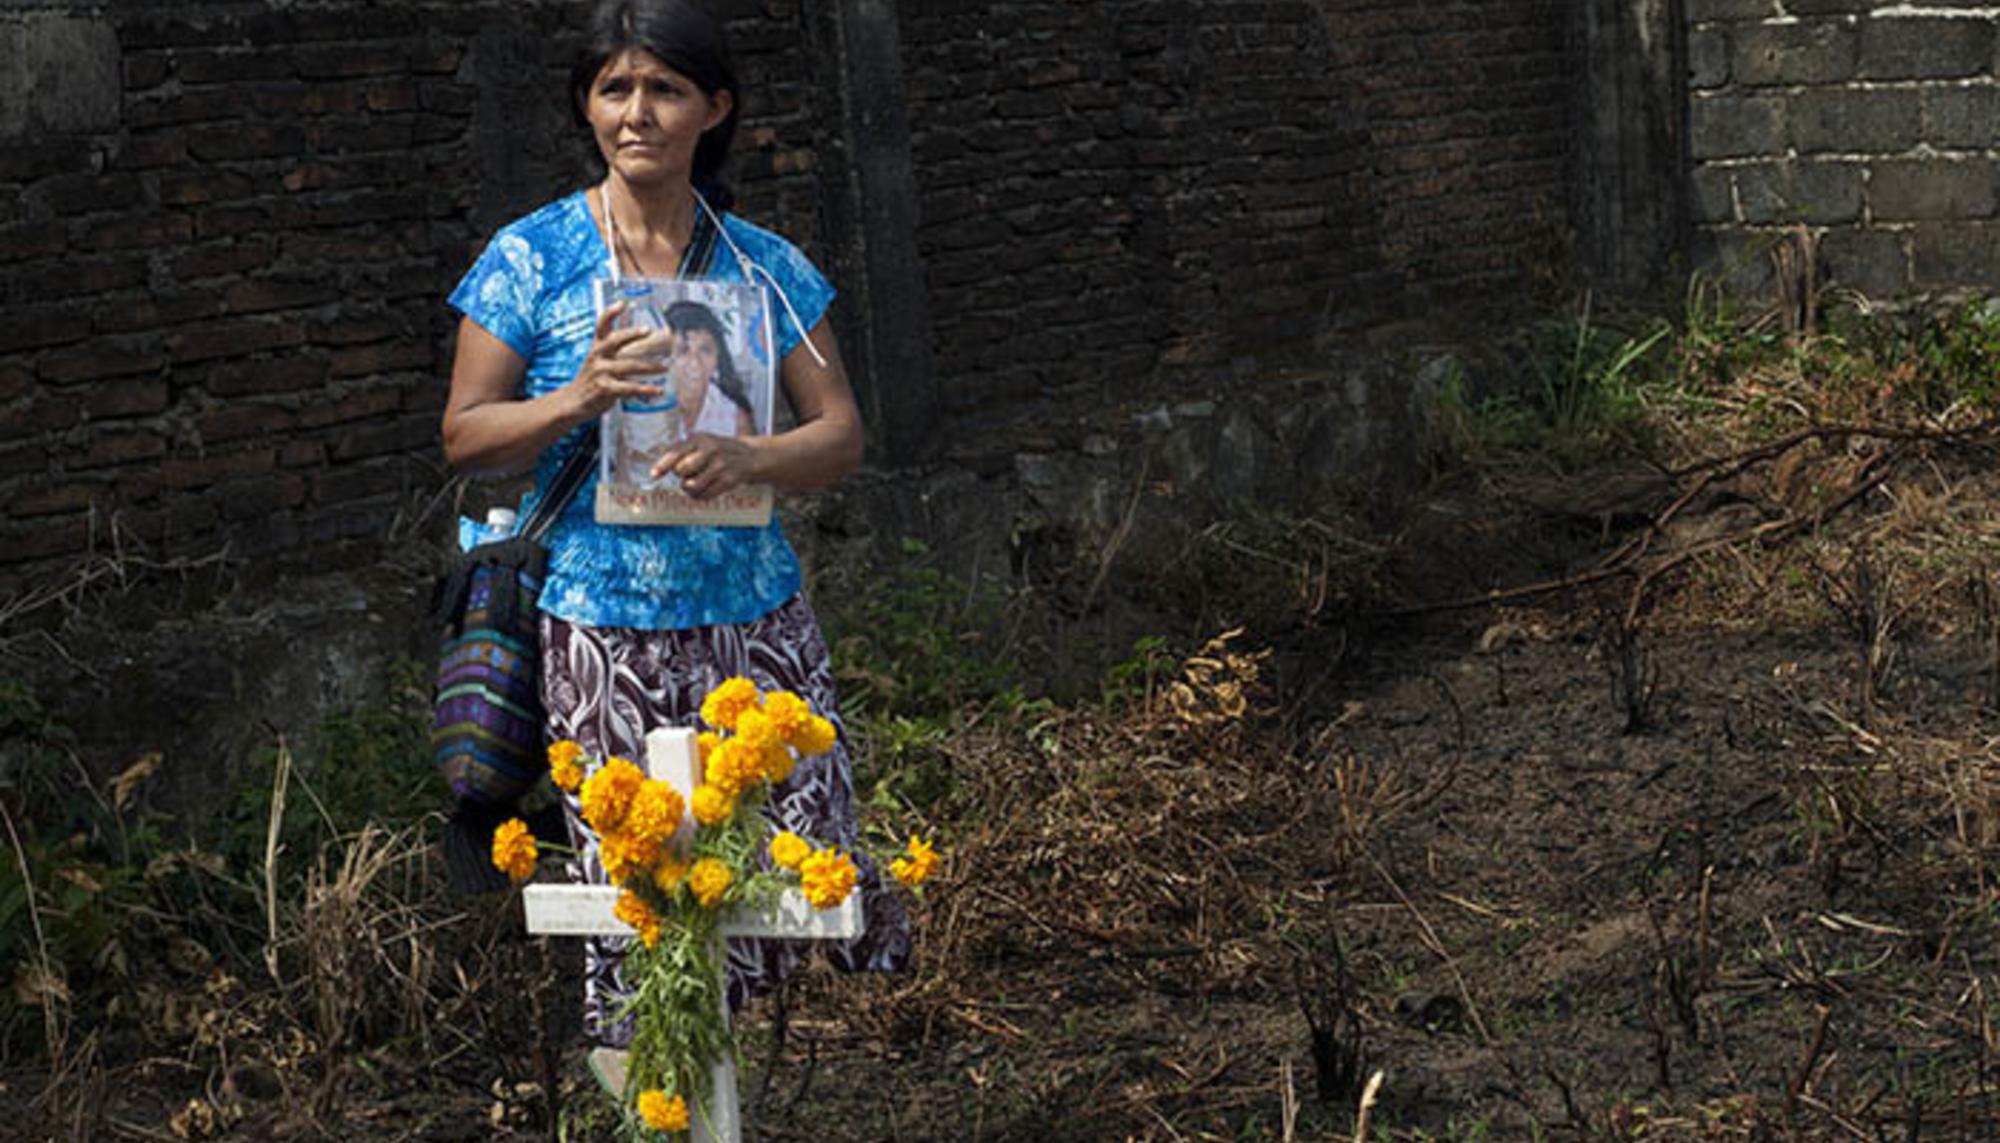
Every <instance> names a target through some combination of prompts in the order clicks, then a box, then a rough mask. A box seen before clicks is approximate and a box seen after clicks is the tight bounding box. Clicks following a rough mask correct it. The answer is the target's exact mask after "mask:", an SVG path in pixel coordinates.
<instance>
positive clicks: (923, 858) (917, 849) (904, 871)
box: [889, 837, 938, 889]
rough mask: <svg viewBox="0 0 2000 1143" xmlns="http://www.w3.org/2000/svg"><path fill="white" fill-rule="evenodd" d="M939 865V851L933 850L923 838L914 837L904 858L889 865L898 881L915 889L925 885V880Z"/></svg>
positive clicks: (899, 858)
mask: <svg viewBox="0 0 2000 1143" xmlns="http://www.w3.org/2000/svg"><path fill="white" fill-rule="evenodd" d="M937 863H938V855H937V850H935V849H933V848H931V845H930V843H929V842H926V841H924V840H923V839H922V838H919V837H912V838H910V846H909V849H908V850H906V851H905V853H904V856H902V857H898V858H897V859H896V860H894V861H891V862H890V863H889V873H890V874H891V875H892V876H894V877H895V878H896V880H898V881H901V882H902V883H903V884H905V885H908V886H909V887H910V888H912V889H914V888H916V887H917V886H919V885H922V884H923V883H924V878H926V877H929V876H930V875H931V870H933V869H936V868H937Z"/></svg>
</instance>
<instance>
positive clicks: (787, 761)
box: [761, 741, 798, 785]
mask: <svg viewBox="0 0 2000 1143" xmlns="http://www.w3.org/2000/svg"><path fill="white" fill-rule="evenodd" d="M761 760H762V762H763V767H762V769H763V771H764V780H765V781H767V782H770V783H772V784H773V785H776V784H777V783H779V782H782V781H784V780H785V779H787V778H789V777H791V776H792V767H793V766H794V765H797V763H798V759H796V758H794V757H792V748H791V747H789V746H786V745H785V744H784V742H782V741H779V742H773V743H771V745H769V746H767V747H765V748H764V753H763V755H762V756H761Z"/></svg>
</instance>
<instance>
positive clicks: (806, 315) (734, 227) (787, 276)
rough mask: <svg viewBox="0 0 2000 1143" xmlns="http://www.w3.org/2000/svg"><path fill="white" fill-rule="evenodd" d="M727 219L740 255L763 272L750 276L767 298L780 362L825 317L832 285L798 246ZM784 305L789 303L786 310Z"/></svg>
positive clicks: (736, 219)
mask: <svg viewBox="0 0 2000 1143" xmlns="http://www.w3.org/2000/svg"><path fill="white" fill-rule="evenodd" d="M727 218H728V222H727V224H726V225H727V226H728V228H729V233H730V234H731V235H733V236H734V237H735V239H736V240H737V241H738V242H739V243H741V250H742V253H743V254H744V255H746V256H747V257H748V258H749V259H750V261H752V262H754V263H756V265H757V267H758V268H759V269H761V270H762V271H763V273H761V274H753V275H751V277H753V278H754V279H756V280H757V281H758V283H759V284H760V285H762V286H763V287H764V292H765V293H766V294H767V295H770V297H769V301H770V306H771V321H772V323H773V332H774V335H775V336H774V337H773V341H774V342H775V343H776V344H777V349H778V360H780V361H783V360H784V359H785V356H786V355H787V354H789V353H791V351H792V350H794V349H796V348H798V345H799V342H801V341H803V340H805V335H806V331H808V330H810V329H812V327H813V326H816V325H818V324H819V320H820V319H821V318H823V317H825V316H826V311H827V309H828V307H830V306H832V305H833V298H834V292H835V291H834V288H833V283H832V282H829V281H827V280H826V275H824V274H822V273H820V272H819V267H817V266H815V265H813V264H812V259H810V258H807V257H806V256H805V255H804V254H803V253H801V252H800V251H799V248H798V247H796V246H794V245H792V244H791V243H789V242H787V241H785V240H784V239H783V238H780V237H779V236H778V235H776V234H773V233H771V232H770V231H768V230H765V229H763V228H762V227H759V226H755V225H753V224H751V223H748V222H745V221H743V220H742V219H740V218H737V217H736V216H735V215H729V216H727ZM766 274H768V275H769V277H768V278H767V277H765V275H766ZM780 295H782V296H780ZM786 302H790V303H791V306H790V308H789V309H787V307H786V304H785V303H786ZM794 317H796V318H797V320H796V321H794V320H793V319H794Z"/></svg>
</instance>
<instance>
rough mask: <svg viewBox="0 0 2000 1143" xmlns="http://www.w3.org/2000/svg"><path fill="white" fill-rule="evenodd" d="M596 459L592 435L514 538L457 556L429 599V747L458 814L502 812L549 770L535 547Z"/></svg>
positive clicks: (541, 555) (544, 556)
mask: <svg viewBox="0 0 2000 1143" xmlns="http://www.w3.org/2000/svg"><path fill="white" fill-rule="evenodd" d="M596 458H597V437H596V435H595V434H594V433H593V434H592V435H590V436H589V437H587V438H586V440H585V442H584V444H583V445H582V446H580V447H579V448H578V449H577V450H576V451H575V452H573V453H571V454H570V457H569V459H568V460H567V461H565V462H564V464H563V467H562V469H561V470H560V471H559V472H557V474H556V478H555V481H554V482H553V483H552V484H551V485H550V486H549V491H548V494H547V495H546V496H544V497H542V499H541V501H540V503H538V504H536V505H535V510H534V511H533V512H531V513H529V515H528V519H527V522H526V523H524V524H523V525H522V527H521V530H520V532H519V533H518V534H517V535H514V536H512V537H510V538H508V539H504V540H495V541H493V542H491V543H485V544H480V545H479V546H477V547H475V548H473V549H472V550H471V551H469V552H466V553H465V554H464V555H463V556H462V557H460V559H459V562H458V565H457V566H456V567H454V568H453V569H452V570H451V572H450V573H448V574H447V575H445V576H444V577H443V578H442V579H440V580H439V581H438V584H437V589H436V590H435V592H433V594H432V596H431V622H432V624H433V628H434V629H436V630H438V631H439V632H440V634H441V638H442V641H443V642H442V646H441V647H440V648H439V653H438V671H437V690H436V692H435V698H434V700H433V703H432V718H431V749H432V752H433V755H434V757H435V758H436V761H437V768H438V772H439V773H440V774H442V775H443V776H444V780H445V782H446V783H447V784H448V785H449V786H450V787H451V793H452V799H453V801H454V802H455V803H456V808H457V809H458V810H459V811H461V812H465V811H499V810H503V809H505V808H507V807H509V806H511V805H512V803H513V802H515V801H516V800H517V799H519V798H520V796H521V795H523V794H525V793H527V792H528V790H529V789H530V788H532V787H533V786H534V784H535V783H536V782H537V781H538V780H540V778H541V776H542V774H543V772H545V771H546V770H547V769H548V753H547V748H546V746H545V744H544V742H543V740H542V736H543V724H544V722H546V719H545V717H544V715H543V711H542V693H541V616H540V611H539V609H538V608H537V606H536V604H537V602H538V601H539V599H540V596H541V592H542V578H543V576H544V575H545V574H546V572H547V569H548V559H549V553H548V549H547V548H546V547H544V546H543V541H544V540H545V539H546V538H547V536H548V531H549V528H550V527H551V526H553V525H554V523H555V520H556V517H557V516H559V515H561V514H562V510H563V509H564V508H565V507H567V506H568V505H569V502H570V501H571V500H572V499H574V498H575V496H576V492H577V489H578V488H580V487H581V486H582V485H583V481H584V477H585V476H586V475H587V474H588V473H589V471H590V467H591V465H593V464H594V463H596Z"/></svg>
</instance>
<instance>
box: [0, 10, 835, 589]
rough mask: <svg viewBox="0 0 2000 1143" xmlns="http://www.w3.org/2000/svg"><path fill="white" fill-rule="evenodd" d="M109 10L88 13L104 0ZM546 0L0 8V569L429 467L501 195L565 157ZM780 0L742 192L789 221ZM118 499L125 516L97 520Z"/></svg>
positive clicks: (795, 141)
mask: <svg viewBox="0 0 2000 1143" xmlns="http://www.w3.org/2000/svg"><path fill="white" fill-rule="evenodd" d="M100 12H101V13H103V14H101V15H100V14H99V13H100ZM578 15H579V9H578V6H577V5H574V4H563V3H556V2H553V0H525V2H523V0H513V2H508V3H504V4H503V3H495V2H491V0H472V2H466V0H423V2H411V3H402V4H393V5H382V4H374V3H363V2H361V0H327V2H322V3H316V4H315V3H285V4H276V3H245V2H237V0H201V2H196V3H182V4H174V5H140V4H133V5H115V6H110V7H109V8H108V9H103V8H100V7H98V6H94V5H93V6H84V5H63V4H44V5H38V6H35V7H32V8H29V9H28V10H25V11H24V10H21V9H20V8H18V7H17V8H15V9H13V10H10V11H9V12H6V13H0V58H9V59H13V60H23V61H25V66H23V67H20V68H10V69H9V71H10V74H9V75H7V76H0V96H4V98H0V593H4V591H5V590H6V589H9V588H11V587H13V586H15V585H17V584H18V583H19V582H20V580H21V579H22V578H23V576H24V574H25V573H27V572H28V571H30V570H33V569H36V568H49V567H53V566H58V565H60V564H61V563H62V562H64V561H67V560H70V559H74V558H75V557H76V556H78V555H80V554H83V553H85V552H88V551H90V550H92V549H93V548H96V549H99V550H103V549H106V548H108V547H109V546H110V545H112V544H113V543H114V542H117V543H123V544H124V545H125V546H126V547H127V548H128V549H129V548H130V547H131V546H132V545H133V542H134V541H136V542H137V544H138V545H139V546H141V547H142V548H144V549H145V550H150V551H153V552H156V553H165V554H169V555H171V554H178V553H195V552H208V551H213V550H216V549H218V548H220V547H222V546H223V545H224V544H225V543H226V544H227V545H228V546H229V548H230V550H232V551H233V552H235V553H237V554H251V555H254V554H258V553H263V552H269V551H272V550H277V549H295V548H310V547H312V546H313V545H317V544H320V543H324V542H328V541H333V540H337V539H340V538H343V537H352V536H369V535H380V534H382V533H384V532H385V531H387V530H389V529H390V528H391V527H392V525H394V523H395V522H396V521H397V519H398V513H399V511H402V510H404V509H406V508H407V507H408V506H409V505H410V504H411V503H412V501H413V500H415V499H418V498H420V496H421V494H423V493H424V492H427V491H429V490H432V489H435V488H436V487H437V486H438V485H439V484H440V482H441V478H442V462H441V457H440V455H439V452H438V449H437V445H436V441H437V430H438V414H439V411H440V409H441V407H442V400H443V396H444V392H445V387H444V377H445V375H446V372H447V370H448V356H447V354H448V347H449V341H450V332H451V329H452V327H453V316H454V315H452V314H451V313H450V311H449V310H448V309H447V308H446V307H445V306H444V305H443V298H444V296H445V294H446V293H447V292H448V291H449V289H450V286H451V285H452V283H453V282H455V281H456V279H457V277H458V275H459V274H461V273H462V272H463V271H464V268H465V267H466V266H467V265H468V264H469V262H470V260H471V258H472V256H473V255H474V253H476V251H477V249H478V246H479V244H480V243H481V242H482V241H483V240H484V237H485V235H486V234H487V233H489V232H490V231H491V229H492V227H493V226H495V225H497V224H498V223H499V222H502V221H504V220H505V219H507V218H509V217H511V216H513V215H515V214H517V213H519V212H521V211H523V210H525V209H528V208H530V207H532V206H534V205H536V204H538V203H540V202H541V201H544V200H546V199H547V198H549V197H551V196H553V195H554V194H557V193H560V192H562V191H565V190H567V189H570V188H571V187H574V186H575V185H577V183H578V180H579V179H580V178H581V177H583V175H584V174H585V172H586V169H587V168H586V165H585V163H584V161H583V156H584V150H583V148H582V146H581V145H580V142H579V141H578V140H577V139H576V138H575V136H574V133H573V131H572V129H571V127H570V123H569V119H568V110H567V107H566V104H565V102H564V96H563V94H562V93H563V85H564V81H565V76H566V67H567V62H568V58H569V50H570V45H571V44H572V43H573V42H574V41H573V39H572V38H570V36H569V35H568V33H569V32H571V31H572V30H573V29H572V28H571V26H570V25H572V24H573V23H574V22H575V20H576V19H577V17H578ZM797 22H798V5H797V2H796V0H792V2H785V0H772V2H769V3H762V4H759V5H757V6H755V8H754V10H752V11H751V12H749V13H748V14H747V15H746V17H745V18H743V19H740V20H738V21H737V22H736V31H737V36H736V39H737V43H738V47H739V50H740V52H741V60H740V61H739V62H740V66H741V69H742V71H743V73H744V78H745V81H746V84H747V85H748V86H749V87H750V88H751V90H753V91H754V92H755V93H756V94H755V96H754V99H753V102H752V107H751V113H752V114H753V115H755V116H756V118H757V123H756V124H755V125H754V126H753V127H752V128H751V129H750V130H749V131H748V132H747V133H746V134H745V135H744V136H743V137H742V138H741V139H740V141H739V151H738V155H739V164H738V168H737V169H738V172H739V174H740V176H741V181H742V184H743V192H744V199H745V202H746V207H747V209H749V210H752V211H754V212H756V213H757V214H758V215H759V216H760V217H765V218H772V219H778V220H780V221H781V225H783V226H784V227H785V229H787V230H788V231H789V232H791V233H793V234H795V235H798V236H800V237H801V238H802V239H803V240H805V241H806V242H808V244H810V243H812V242H813V240H814V239H815V238H816V237H817V234H816V220H817V217H818V213H817V210H816V207H815V203H814V195H815V193H816V190H815V182H814V179H813V176H812V165H813V164H812V161H811V160H812V155H811V151H810V147H811V139H812V136H813V126H812V123H811V115H812V113H813V112H812V106H813V101H812V100H811V99H810V97H809V93H808V91H807V90H806V84H805V82H804V80H802V79H801V78H800V77H801V76H802V75H804V74H805V69H804V68H803V66H802V64H801V61H800V59H799V54H800V52H801V46H800V43H799V37H798V35H797V34H796V25H797ZM114 530H115V531H116V532H117V533H118V538H117V539H116V540H114V537H113V532H114Z"/></svg>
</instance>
